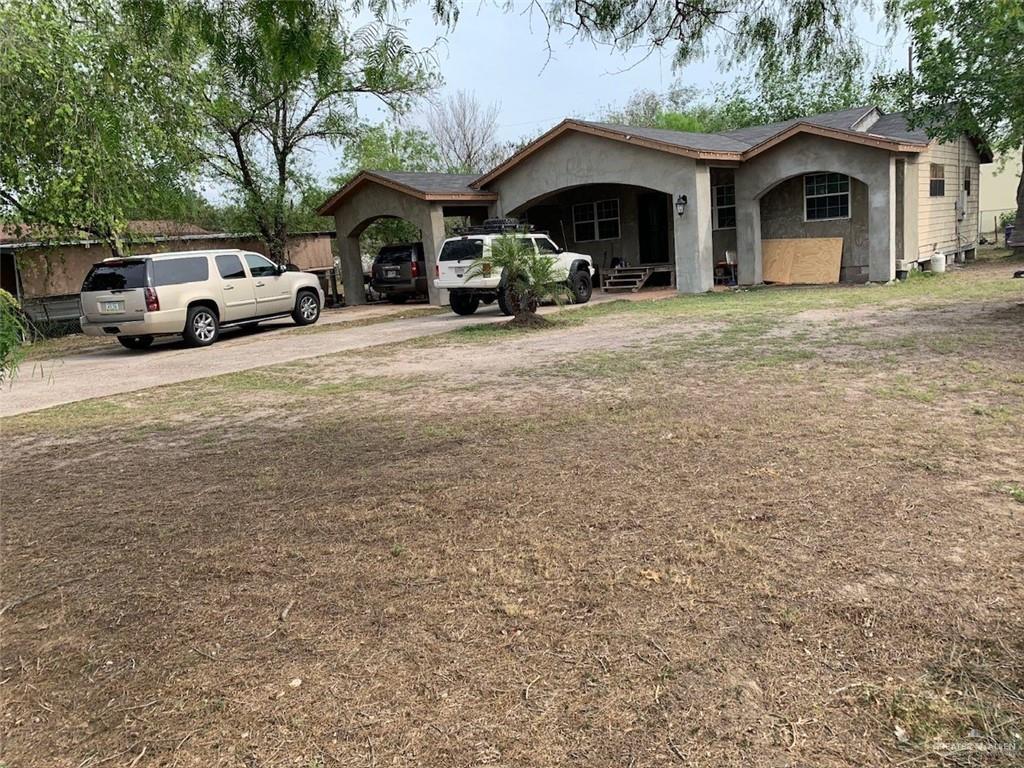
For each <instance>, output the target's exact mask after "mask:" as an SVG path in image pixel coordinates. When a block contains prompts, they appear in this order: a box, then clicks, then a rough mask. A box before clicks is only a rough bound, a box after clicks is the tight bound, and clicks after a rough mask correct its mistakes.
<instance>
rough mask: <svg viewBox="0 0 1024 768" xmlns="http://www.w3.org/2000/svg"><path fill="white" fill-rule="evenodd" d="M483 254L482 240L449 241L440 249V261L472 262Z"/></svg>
mask: <svg viewBox="0 0 1024 768" xmlns="http://www.w3.org/2000/svg"><path fill="white" fill-rule="evenodd" d="M483 252H484V241H483V240H469V239H465V240H449V241H448V242H447V243H445V244H444V246H443V247H442V248H441V256H440V258H439V260H440V261H472V260H473V259H479V258H480V257H481V256H482V255H483Z"/></svg>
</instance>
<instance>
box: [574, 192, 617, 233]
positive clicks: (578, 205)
mask: <svg viewBox="0 0 1024 768" xmlns="http://www.w3.org/2000/svg"><path fill="white" fill-rule="evenodd" d="M602 203H615V215H614V216H605V217H603V218H598V216H597V206H599V205H601V204H602ZM583 207H587V208H590V214H591V216H592V217H593V218H590V219H577V218H576V210H577V209H578V208H583ZM602 221H614V222H615V228H616V230H617V231H618V234H617V235H616V236H615V237H601V222H602ZM577 223H580V224H593V225H594V237H593V238H592V239H590V240H578V239H577V238H576V224H577ZM572 237H573V241H574V242H577V243H597V242H604V241H608V240H619V239H621V238H622V207H621V206H620V205H619V199H618V198H617V197H612V198H607V199H605V200H595V201H594V202H592V203H574V204H573V206H572Z"/></svg>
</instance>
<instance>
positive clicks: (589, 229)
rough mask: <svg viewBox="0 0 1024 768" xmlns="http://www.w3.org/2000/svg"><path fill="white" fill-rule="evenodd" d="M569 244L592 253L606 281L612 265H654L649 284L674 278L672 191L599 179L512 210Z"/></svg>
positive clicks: (567, 246)
mask: <svg viewBox="0 0 1024 768" xmlns="http://www.w3.org/2000/svg"><path fill="white" fill-rule="evenodd" d="M508 215H509V216H512V217H515V218H518V219H520V220H521V221H525V222H528V223H529V224H531V225H533V227H534V229H535V230H536V231H540V232H546V233H547V234H548V235H549V236H550V237H551V238H552V239H553V240H554V241H555V242H556V243H558V244H559V245H560V246H562V247H563V248H565V249H566V250H569V251H573V252H575V253H583V254H586V255H588V256H590V257H591V259H592V260H593V262H594V266H595V268H596V269H597V273H598V281H597V284H601V283H602V282H603V281H604V279H605V277H606V276H608V275H609V274H611V273H612V270H614V269H616V268H619V269H626V268H629V269H637V268H643V269H649V270H650V271H651V274H650V275H649V277H648V278H647V283H646V284H647V285H669V284H671V282H672V278H673V272H674V265H675V249H674V246H673V224H674V222H673V219H674V217H675V213H674V209H673V201H672V196H671V195H670V194H668V193H667V192H662V191H659V190H656V189H651V188H649V187H641V186H636V185H632V184H616V183H595V184H579V185H572V186H566V187H562V188H560V189H556V190H552V191H550V192H546V193H545V194H543V195H539V196H537V197H535V198H533V199H531V200H529V201H528V202H526V203H523V204H521V205H519V206H518V207H516V208H514V209H512V210H510V211H508Z"/></svg>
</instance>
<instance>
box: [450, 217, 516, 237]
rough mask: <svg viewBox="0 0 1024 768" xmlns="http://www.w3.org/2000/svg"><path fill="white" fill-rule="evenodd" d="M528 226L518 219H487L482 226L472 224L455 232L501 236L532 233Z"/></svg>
mask: <svg viewBox="0 0 1024 768" xmlns="http://www.w3.org/2000/svg"><path fill="white" fill-rule="evenodd" d="M532 231H533V227H532V226H531V225H530V224H525V223H520V221H519V219H508V218H505V219H487V220H485V221H484V223H483V224H472V225H470V226H468V227H460V228H459V229H457V230H456V234H459V235H501V234H504V233H505V232H532Z"/></svg>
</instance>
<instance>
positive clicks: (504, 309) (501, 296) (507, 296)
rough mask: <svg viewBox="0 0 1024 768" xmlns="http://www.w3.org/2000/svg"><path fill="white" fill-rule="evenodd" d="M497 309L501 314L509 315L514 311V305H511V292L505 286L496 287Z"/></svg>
mask: <svg viewBox="0 0 1024 768" xmlns="http://www.w3.org/2000/svg"><path fill="white" fill-rule="evenodd" d="M498 309H500V310H501V314H503V315H509V316H511V315H514V314H515V313H516V311H515V307H513V306H512V293H511V291H509V289H508V287H507V286H505V287H502V288H499V289H498Z"/></svg>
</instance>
